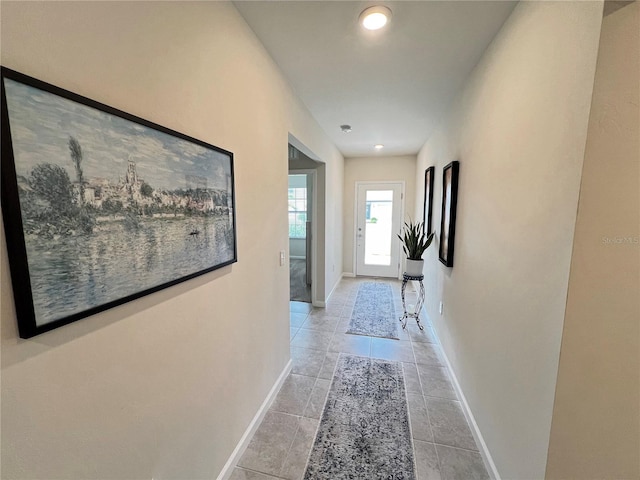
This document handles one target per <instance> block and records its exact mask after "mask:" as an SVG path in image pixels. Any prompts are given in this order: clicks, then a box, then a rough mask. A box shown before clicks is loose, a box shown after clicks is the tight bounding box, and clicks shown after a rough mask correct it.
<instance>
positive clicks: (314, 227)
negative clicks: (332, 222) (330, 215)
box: [287, 168, 324, 306]
mask: <svg viewBox="0 0 640 480" xmlns="http://www.w3.org/2000/svg"><path fill="white" fill-rule="evenodd" d="M287 175H311V183H312V185H313V191H312V192H311V252H307V254H309V253H310V254H311V305H313V306H319V305H318V277H317V275H316V273H317V271H318V255H317V253H318V233H317V232H318V172H317V170H315V169H311V168H307V169H301V170H289V171H288V174H287ZM308 207H309V197H308V196H307V208H308ZM287 264H289V262H287ZM289 268H291V265H289ZM322 303H324V302H322Z"/></svg>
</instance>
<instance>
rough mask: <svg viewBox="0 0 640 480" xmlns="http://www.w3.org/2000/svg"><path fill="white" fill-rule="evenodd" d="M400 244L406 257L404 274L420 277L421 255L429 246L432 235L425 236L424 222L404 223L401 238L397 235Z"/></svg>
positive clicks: (422, 261)
mask: <svg viewBox="0 0 640 480" xmlns="http://www.w3.org/2000/svg"><path fill="white" fill-rule="evenodd" d="M398 238H399V239H400V241H401V242H402V249H403V250H404V253H405V255H406V256H407V267H406V270H405V273H406V274H408V275H413V276H419V275H422V267H423V266H424V260H423V259H422V254H423V253H424V251H425V250H426V249H427V248H428V247H429V245H431V241H432V240H433V233H431V234H429V235H426V233H425V231H424V222H416V223H413V222H411V220H409V223H407V222H405V224H404V228H403V231H402V236H401V235H398Z"/></svg>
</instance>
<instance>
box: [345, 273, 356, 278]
mask: <svg viewBox="0 0 640 480" xmlns="http://www.w3.org/2000/svg"><path fill="white" fill-rule="evenodd" d="M342 276H343V277H346V278H356V274H355V273H351V272H342Z"/></svg>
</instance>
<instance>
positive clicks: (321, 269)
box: [288, 134, 326, 307]
mask: <svg viewBox="0 0 640 480" xmlns="http://www.w3.org/2000/svg"><path fill="white" fill-rule="evenodd" d="M310 155H313V153H312V152H310V151H309V150H308V149H307V148H306V147H305V146H304V145H303V144H302V143H300V142H299V141H298V140H297V139H296V138H295V137H294V136H293V135H291V134H289V195H288V196H289V209H288V210H289V211H288V215H289V274H290V283H291V285H290V286H291V288H290V299H291V300H292V301H296V300H297V301H304V302H309V303H311V304H312V305H313V306H316V307H324V306H325V281H324V278H325V182H326V165H325V164H324V163H322V162H321V161H318V160H314V159H312V158H311V156H310ZM301 291H302V292H303V293H305V296H304V297H303V299H301V297H299V296H298V295H299V293H300V292H301ZM309 291H310V298H309Z"/></svg>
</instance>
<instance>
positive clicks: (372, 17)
mask: <svg viewBox="0 0 640 480" xmlns="http://www.w3.org/2000/svg"><path fill="white" fill-rule="evenodd" d="M390 18H391V10H389V9H388V8H387V7H384V6H382V5H378V6H375V7H369V8H367V9H365V10H364V11H363V12H362V13H361V14H360V24H361V25H362V26H363V27H364V28H366V29H367V30H378V29H380V28H382V27H384V26H385V25H386V24H387V22H388V21H389V19H390Z"/></svg>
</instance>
